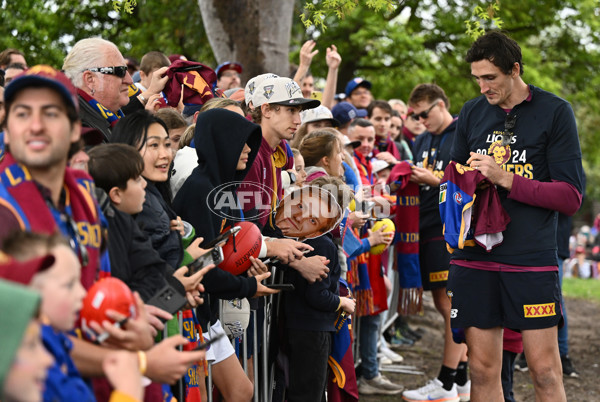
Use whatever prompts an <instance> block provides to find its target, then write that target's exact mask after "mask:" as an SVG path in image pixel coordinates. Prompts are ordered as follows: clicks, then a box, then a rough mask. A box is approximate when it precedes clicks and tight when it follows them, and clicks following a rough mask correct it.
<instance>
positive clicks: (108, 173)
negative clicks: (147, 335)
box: [88, 144, 192, 318]
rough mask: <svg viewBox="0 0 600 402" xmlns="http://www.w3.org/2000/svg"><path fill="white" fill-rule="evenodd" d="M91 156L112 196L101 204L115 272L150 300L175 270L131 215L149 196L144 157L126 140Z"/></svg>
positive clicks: (102, 186)
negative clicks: (144, 174)
mask: <svg viewBox="0 0 600 402" xmlns="http://www.w3.org/2000/svg"><path fill="white" fill-rule="evenodd" d="M89 157H90V161H89V162H88V166H89V171H90V175H91V176H92V177H93V178H94V182H95V183H96V186H97V188H98V189H101V190H103V191H104V192H106V194H107V195H108V198H109V200H110V205H108V203H104V204H103V205H102V208H103V211H104V214H105V216H106V219H107V221H108V236H109V238H110V239H111V241H110V242H109V245H108V254H109V257H110V261H111V268H112V275H113V276H115V277H117V278H119V279H121V280H122V281H123V282H125V283H126V284H127V285H128V286H129V287H130V288H131V289H132V290H136V291H138V292H139V293H140V296H142V299H144V300H148V299H150V298H151V297H152V296H154V295H155V294H156V292H158V291H159V290H160V289H162V288H163V287H164V286H165V283H166V282H165V278H164V277H165V276H166V275H173V274H175V271H174V269H173V267H171V266H170V265H169V264H167V263H166V262H165V261H164V260H163V259H161V258H160V256H159V255H158V252H157V251H156V250H155V249H154V248H153V247H152V243H151V242H150V239H149V238H148V236H146V235H145V234H144V233H143V232H142V231H141V229H140V228H139V226H138V224H137V223H136V222H135V220H134V219H133V217H132V215H136V214H138V213H139V212H140V211H141V210H142V208H143V204H144V200H145V196H146V190H145V188H146V180H144V178H143V177H142V176H141V174H142V171H143V169H144V161H143V159H142V157H141V156H140V154H139V152H138V151H137V150H136V149H135V148H133V147H131V146H129V145H125V144H103V145H99V146H97V147H94V148H92V149H91V150H90V151H89ZM177 272H179V271H177ZM176 277H177V279H179V280H180V281H181V282H182V283H184V286H186V283H185V282H187V281H188V280H189V279H188V278H186V279H183V277H182V275H179V273H178V274H177V275H176ZM190 278H192V277H190ZM187 287H188V286H186V288H187ZM163 314H164V313H163ZM164 318H170V315H166V316H165V317H164Z"/></svg>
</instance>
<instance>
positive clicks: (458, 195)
mask: <svg viewBox="0 0 600 402" xmlns="http://www.w3.org/2000/svg"><path fill="white" fill-rule="evenodd" d="M452 197H453V198H454V202H456V203H457V204H458V205H460V204H462V200H463V199H462V194H461V193H459V192H458V191H456V192H455V193H454V194H452Z"/></svg>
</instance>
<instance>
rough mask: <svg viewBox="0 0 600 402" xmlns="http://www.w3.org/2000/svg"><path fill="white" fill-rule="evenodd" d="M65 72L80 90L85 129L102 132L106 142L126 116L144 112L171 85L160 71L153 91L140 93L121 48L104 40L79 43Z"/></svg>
mask: <svg viewBox="0 0 600 402" xmlns="http://www.w3.org/2000/svg"><path fill="white" fill-rule="evenodd" d="M63 70H64V72H65V74H66V75H67V77H69V79H70V80H71V81H72V82H73V84H74V85H75V87H77V94H78V97H79V110H80V111H79V115H80V117H81V122H82V125H83V126H85V127H92V128H95V129H98V130H100V131H101V132H102V133H103V134H104V140H105V142H106V141H108V140H109V138H110V135H111V130H112V127H113V126H114V125H115V124H117V122H118V121H119V119H120V118H121V117H123V116H124V115H125V113H131V112H133V111H135V110H139V109H143V108H144V107H145V105H146V104H147V103H148V101H149V99H150V98H151V97H152V96H153V95H157V94H158V93H159V92H160V91H161V90H162V88H163V87H164V85H165V83H166V81H167V77H166V76H165V77H162V78H160V79H158V78H159V77H160V76H161V75H162V74H163V73H164V70H162V71H161V70H159V71H157V72H159V75H158V76H157V77H156V78H157V79H153V81H152V84H151V85H150V88H148V90H146V91H144V92H141V93H140V91H139V90H138V89H137V88H136V87H135V86H134V85H133V80H132V79H131V76H130V75H129V72H128V71H127V63H126V61H125V59H124V58H123V55H122V54H121V52H120V51H119V49H118V48H117V46H116V45H115V44H114V43H112V42H109V41H107V40H104V39H102V38H87V39H82V40H80V41H79V42H77V43H76V44H75V46H73V49H72V50H71V51H70V52H69V54H68V55H67V57H65V61H64V63H63ZM165 70H166V69H165ZM130 96H131V97H130ZM157 96H158V95H157ZM157 96H154V98H153V100H152V101H155V99H157ZM130 101H131V102H130ZM125 106H127V108H126V109H125V110H124V109H123V108H124V107H125Z"/></svg>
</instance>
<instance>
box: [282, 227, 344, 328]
mask: <svg viewBox="0 0 600 402" xmlns="http://www.w3.org/2000/svg"><path fill="white" fill-rule="evenodd" d="M332 239H333V238H332V236H331V234H329V233H327V234H325V235H323V236H319V237H317V238H314V239H308V240H306V241H305V243H306V244H308V245H310V246H312V247H313V248H314V250H313V251H312V252H310V253H308V254H307V257H310V256H313V255H320V256H323V257H325V258H327V259H329V264H327V267H328V268H329V274H328V275H327V277H326V278H325V279H323V280H321V281H317V282H315V283H308V281H307V280H306V279H304V278H303V277H302V275H300V273H299V272H298V271H296V270H295V269H287V270H286V271H285V280H286V283H291V284H293V285H294V288H295V290H294V291H293V292H287V293H286V294H285V295H284V296H285V314H286V318H287V319H286V326H287V328H290V329H300V330H304V331H326V332H334V331H335V325H334V324H335V319H336V316H337V310H338V307H339V305H340V297H339V294H340V292H339V283H338V282H339V280H340V273H341V268H340V264H339V261H338V253H337V246H336V245H335V244H334V243H333V240H332Z"/></svg>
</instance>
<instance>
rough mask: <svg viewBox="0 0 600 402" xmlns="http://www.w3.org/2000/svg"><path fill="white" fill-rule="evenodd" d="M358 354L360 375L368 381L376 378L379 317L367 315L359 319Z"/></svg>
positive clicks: (377, 372)
mask: <svg viewBox="0 0 600 402" xmlns="http://www.w3.org/2000/svg"><path fill="white" fill-rule="evenodd" d="M359 322H360V339H359V345H358V348H359V352H360V359H361V365H360V367H361V375H362V376H363V377H364V378H366V379H367V380H370V379H371V378H374V377H377V375H378V374H379V368H378V365H377V341H378V340H379V325H380V323H381V315H379V314H378V315H367V316H363V317H360V319H359Z"/></svg>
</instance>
